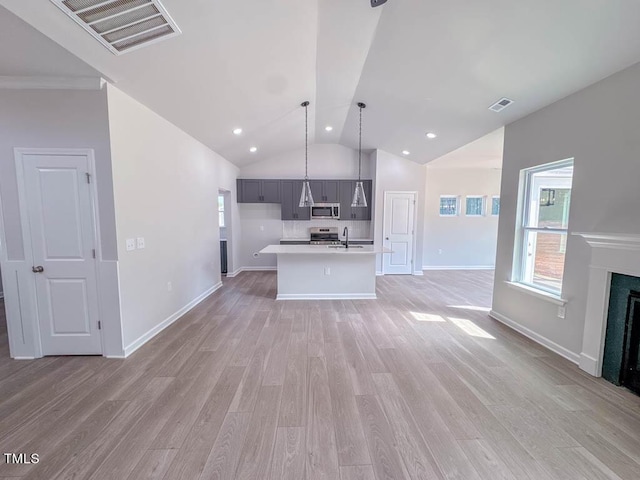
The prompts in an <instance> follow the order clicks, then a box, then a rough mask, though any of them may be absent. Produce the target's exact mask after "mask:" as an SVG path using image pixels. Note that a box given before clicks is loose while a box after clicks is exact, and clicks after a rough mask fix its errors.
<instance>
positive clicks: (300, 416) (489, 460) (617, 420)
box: [0, 272, 640, 480]
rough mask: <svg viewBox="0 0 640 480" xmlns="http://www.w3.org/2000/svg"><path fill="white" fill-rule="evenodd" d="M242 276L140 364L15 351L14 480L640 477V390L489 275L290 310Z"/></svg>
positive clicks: (6, 380) (8, 443) (1, 405)
mask: <svg viewBox="0 0 640 480" xmlns="http://www.w3.org/2000/svg"><path fill="white" fill-rule="evenodd" d="M275 280H276V276H275V274H274V273H270V272H260V273H243V274H241V275H240V276H238V277H236V278H233V279H227V280H225V282H224V288H223V289H221V290H220V291H218V292H217V293H215V294H214V295H213V296H211V297H210V298H209V299H207V300H206V301H205V302H204V303H202V304H201V305H199V306H198V307H196V309H194V310H193V311H191V312H190V313H189V314H187V316H186V317H184V318H183V319H182V320H180V321H179V322H177V323H175V324H174V325H172V326H171V327H169V328H168V329H167V330H165V331H164V332H162V333H161V334H160V335H158V336H157V337H156V338H154V339H153V340H152V341H151V342H150V343H149V344H147V345H146V346H144V347H143V348H142V349H140V350H139V351H138V352H136V353H135V354H134V355H132V356H131V357H130V358H129V359H127V360H125V361H119V360H107V359H103V358H99V357H59V358H44V359H40V360H36V361H22V362H18V361H12V360H10V359H9V358H8V348H7V345H6V327H5V325H4V321H3V318H2V319H0V453H3V452H23V453H38V454H39V455H40V462H39V463H38V464H36V465H7V464H4V463H3V459H2V458H0V479H4V478H25V479H42V480H54V479H72V478H73V479H114V480H125V479H135V480H138V479H167V480H178V479H207V480H208V479H219V480H231V479H256V480H269V479H272V480H281V479H291V480H302V479H309V480H315V479H326V480H338V479H342V480H356V479H358V480H372V479H377V480H383V479H397V480H399V479H405V478H406V479H443V478H447V479H461V480H473V479H491V480H493V479H532V480H537V479H562V480H564V479H618V478H622V479H629V480H631V479H633V480H637V479H639V478H640V398H639V397H637V396H635V395H633V394H631V393H630V392H628V391H626V390H624V389H621V388H617V387H614V386H613V385H610V384H608V383H606V382H604V381H603V380H600V379H595V378H592V377H590V376H588V375H586V374H585V373H583V372H581V371H580V370H578V369H577V367H576V366H575V365H573V364H571V363H570V362H568V361H566V360H564V359H562V358H560V357H558V356H557V355H555V354H553V353H551V352H549V351H547V350H545V349H544V348H542V347H540V346H538V345H537V344H535V343H533V342H531V341H529V340H528V339H526V338H524V337H522V336H521V335H519V334H517V333H515V332H514V331H512V330H510V329H508V328H506V327H504V326H503V325H501V324H499V323H497V322H495V321H493V320H491V319H489V318H488V316H487V313H486V310H487V309H488V308H487V307H488V306H489V304H490V295H491V284H492V276H491V273H490V272H427V273H426V275H425V276H424V277H381V278H378V293H379V299H378V300H376V301H370V300H367V301H317V302H316V301H314V302H311V301H299V302H276V301H274V300H273V299H274V297H275V285H276V284H275Z"/></svg>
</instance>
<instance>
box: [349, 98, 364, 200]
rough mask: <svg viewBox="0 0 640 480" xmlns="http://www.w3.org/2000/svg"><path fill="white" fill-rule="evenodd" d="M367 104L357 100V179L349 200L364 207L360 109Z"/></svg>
mask: <svg viewBox="0 0 640 480" xmlns="http://www.w3.org/2000/svg"><path fill="white" fill-rule="evenodd" d="M366 107H367V106H366V105H365V104H364V103H362V102H359V103H358V108H359V109H360V133H359V137H358V181H357V182H356V189H355V191H354V192H353V200H351V207H352V208H353V207H366V206H367V196H366V195H365V193H364V184H363V183H362V178H361V176H362V109H363V108H366Z"/></svg>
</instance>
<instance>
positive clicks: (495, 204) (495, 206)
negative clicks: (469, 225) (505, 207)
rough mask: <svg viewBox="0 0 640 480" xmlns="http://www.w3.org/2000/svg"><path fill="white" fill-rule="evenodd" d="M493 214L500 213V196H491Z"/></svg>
mask: <svg viewBox="0 0 640 480" xmlns="http://www.w3.org/2000/svg"><path fill="white" fill-rule="evenodd" d="M491 215H500V196H499V195H494V196H493V197H491Z"/></svg>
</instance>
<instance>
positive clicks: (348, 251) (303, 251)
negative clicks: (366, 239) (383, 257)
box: [260, 245, 393, 255]
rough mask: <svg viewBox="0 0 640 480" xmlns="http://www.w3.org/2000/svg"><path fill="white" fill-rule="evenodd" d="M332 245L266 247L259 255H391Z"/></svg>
mask: <svg viewBox="0 0 640 480" xmlns="http://www.w3.org/2000/svg"><path fill="white" fill-rule="evenodd" d="M330 247H332V245H268V246H266V247H265V248H263V249H262V250H260V253H275V254H278V255H282V254H287V255H296V254H297V255H309V254H311V255H372V254H376V253H392V252H393V250H390V249H388V248H386V247H377V246H375V245H358V246H355V245H352V246H350V247H349V248H344V247H342V248H330Z"/></svg>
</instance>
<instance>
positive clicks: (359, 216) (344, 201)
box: [340, 180, 373, 220]
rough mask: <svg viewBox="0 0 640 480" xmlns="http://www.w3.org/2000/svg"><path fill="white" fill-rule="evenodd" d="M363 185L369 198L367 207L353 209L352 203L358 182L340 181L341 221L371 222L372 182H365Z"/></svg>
mask: <svg viewBox="0 0 640 480" xmlns="http://www.w3.org/2000/svg"><path fill="white" fill-rule="evenodd" d="M362 183H363V185H364V194H365V196H366V197H367V206H366V207H356V208H352V207H351V201H352V200H353V192H354V191H355V189H356V180H340V220H371V204H372V202H373V198H371V193H372V181H371V180H363V181H362Z"/></svg>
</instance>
